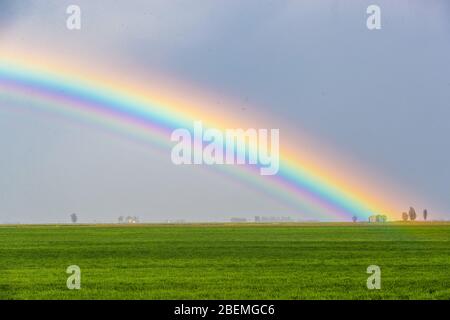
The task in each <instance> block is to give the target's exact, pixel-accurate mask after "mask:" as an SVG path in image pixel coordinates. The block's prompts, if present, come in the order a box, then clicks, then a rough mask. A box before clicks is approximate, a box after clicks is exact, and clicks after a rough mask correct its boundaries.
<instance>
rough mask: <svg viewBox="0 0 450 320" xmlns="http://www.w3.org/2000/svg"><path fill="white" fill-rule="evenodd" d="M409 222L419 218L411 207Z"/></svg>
mask: <svg viewBox="0 0 450 320" xmlns="http://www.w3.org/2000/svg"><path fill="white" fill-rule="evenodd" d="M408 215H409V220H411V221H414V220H416V218H417V214H416V210H414V208H413V207H409V213H408Z"/></svg>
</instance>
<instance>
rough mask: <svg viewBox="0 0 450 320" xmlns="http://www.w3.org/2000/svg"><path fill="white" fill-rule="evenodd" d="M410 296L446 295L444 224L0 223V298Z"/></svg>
mask: <svg viewBox="0 0 450 320" xmlns="http://www.w3.org/2000/svg"><path fill="white" fill-rule="evenodd" d="M373 264H375V265H378V266H380V268H381V279H382V280H381V281H382V284H381V285H382V288H381V290H368V289H367V287H366V280H367V277H368V276H369V274H367V273H366V269H367V267H368V266H369V265H373ZM69 265H78V266H80V268H81V287H82V288H81V290H68V289H67V287H66V280H67V277H68V276H69V275H68V274H66V272H65V271H66V268H67V267H68V266H69ZM413 298H414V299H450V224H448V223H426V224H425V223H408V224H401V223H390V224H384V225H376V224H372V225H369V224H359V223H358V224H326V223H323V224H291V225H254V224H243V225H227V224H224V225H134V226H113V225H105V226H101V225H77V226H69V225H55V226H49V225H48V226H0V299H413Z"/></svg>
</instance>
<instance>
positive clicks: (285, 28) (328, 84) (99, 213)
mask: <svg viewBox="0 0 450 320" xmlns="http://www.w3.org/2000/svg"><path fill="white" fill-rule="evenodd" d="M373 3H375V4H378V5H380V7H381V8H382V29H381V30H378V31H369V30H368V29H367V28H366V17H367V15H366V13H365V11H366V8H367V6H368V5H369V4H373ZM69 4H78V5H80V7H81V8H82V24H83V25H82V30H81V31H79V32H77V33H70V34H69V33H68V31H67V29H66V28H65V18H66V14H65V10H66V7H67V6H68V5H69ZM2 42H3V43H4V44H8V45H9V46H13V45H14V44H15V43H17V44H20V43H27V42H32V43H40V44H42V46H43V49H45V48H47V47H48V50H52V51H58V52H59V53H60V54H62V55H64V54H68V55H71V56H72V57H73V56H74V53H76V52H79V53H80V56H82V57H83V59H86V57H90V56H92V57H98V56H99V55H101V54H103V56H105V57H109V58H110V59H111V60H112V61H118V60H120V61H122V62H125V63H128V64H130V65H134V66H139V68H140V69H142V70H144V71H145V70H148V73H151V72H152V70H158V72H163V73H167V74H170V75H171V76H172V77H174V78H176V79H179V80H180V81H184V82H186V83H190V84H193V85H195V86H196V87H197V88H201V89H203V90H205V92H210V91H211V92H217V93H220V94H221V95H224V96H228V97H232V98H233V99H235V100H236V101H239V102H241V103H242V105H243V106H245V105H246V104H248V105H251V106H252V108H254V106H258V108H260V109H258V110H249V112H256V113H265V114H268V115H270V114H273V115H276V117H278V118H279V119H281V120H282V121H281V122H280V123H286V126H287V125H290V126H298V127H301V128H303V130H305V131H306V132H308V133H310V134H311V135H312V136H314V137H315V138H317V139H318V140H319V141H324V142H325V143H328V144H330V145H332V146H333V147H334V148H335V149H338V150H339V151H340V152H341V153H343V154H348V155H350V156H351V157H352V158H353V159H355V161H357V162H360V163H364V164H366V165H367V167H370V168H373V169H374V172H381V173H383V175H385V176H386V177H389V179H391V180H392V181H395V182H396V183H397V184H398V185H399V186H400V187H402V188H404V189H407V190H408V191H411V192H412V193H413V194H420V195H423V197H424V199H428V201H429V202H427V203H415V202H414V199H411V203H407V204H405V207H406V208H405V209H407V208H408V207H409V205H416V206H417V209H422V208H423V207H425V206H426V207H428V208H429V210H430V212H431V216H432V217H433V214H434V217H435V218H438V217H439V218H445V219H447V218H450V165H449V164H450V143H449V138H448V137H449V136H450V2H448V1H446V0H433V1H432V0H427V1H425V0H422V1H419V0H416V1H413V0H409V1H408V0H398V1H395V2H394V1H338V0H324V1H314V0H309V1H276V0H273V1H268V0H267V1H263V0H246V1H237V0H236V1H234V0H231V1H230V0H227V1H225V0H223V1H200V0H195V1H194V0H184V1H163V0H161V1H154V0H132V1H125V0H114V1H113V0H108V1H106V0H89V1H88V0H73V1H61V0H58V1H56V0H52V1H50V0H46V1H43V0H41V1H38V0H30V1H26V2H25V1H4V0H3V1H0V50H1V47H2ZM6 104H7V103H6V102H5V101H2V97H1V96H0V150H1V152H2V154H1V157H0V178H1V179H0V223H2V222H22V223H25V222H33V223H38V222H67V221H68V217H69V214H70V213H72V212H76V213H77V214H78V215H79V217H80V221H81V222H93V221H116V220H117V217H118V216H119V215H125V216H126V215H136V216H139V217H140V218H141V220H143V221H161V220H166V219H187V220H214V219H219V220H223V219H227V218H229V217H232V216H242V217H252V216H254V215H291V216H293V217H294V218H304V219H307V218H309V219H314V218H315V217H314V216H311V217H300V215H298V212H296V211H295V210H294V209H293V208H289V207H287V206H285V205H283V204H282V203H279V202H278V201H276V200H275V199H271V198H270V197H267V196H266V195H264V194H261V193H258V191H256V190H253V189H251V188H247V187H245V186H243V185H240V184H236V183H235V182H233V181H230V180H228V179H223V178H222V177H221V176H218V175H216V174H211V173H210V171H208V170H202V169H201V168H194V167H175V166H174V165H173V164H172V163H171V162H170V158H169V157H167V155H166V154H162V153H160V152H157V151H156V150H153V149H152V148H142V146H140V145H136V144H133V143H131V142H130V141H127V140H125V139H121V138H120V137H114V136H112V135H111V134H109V133H108V132H104V131H102V130H98V129H96V128H88V127H85V126H81V125H79V124H77V123H72V122H70V121H61V119H59V118H55V117H49V116H43V115H40V114H37V113H32V112H26V111H17V110H16V109H17V108H15V109H14V108H11V106H8V107H7V106H6ZM18 107H20V103H19V104H18ZM19 110H20V108H19ZM280 130H281V132H282V130H283V127H282V126H281V128H280Z"/></svg>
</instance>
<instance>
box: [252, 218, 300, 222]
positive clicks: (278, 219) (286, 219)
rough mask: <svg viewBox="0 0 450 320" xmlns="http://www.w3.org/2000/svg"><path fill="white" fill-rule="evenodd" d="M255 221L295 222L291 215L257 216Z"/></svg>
mask: <svg viewBox="0 0 450 320" xmlns="http://www.w3.org/2000/svg"><path fill="white" fill-rule="evenodd" d="M255 222H266V223H270V222H294V220H293V219H292V218H291V217H266V216H256V217H255Z"/></svg>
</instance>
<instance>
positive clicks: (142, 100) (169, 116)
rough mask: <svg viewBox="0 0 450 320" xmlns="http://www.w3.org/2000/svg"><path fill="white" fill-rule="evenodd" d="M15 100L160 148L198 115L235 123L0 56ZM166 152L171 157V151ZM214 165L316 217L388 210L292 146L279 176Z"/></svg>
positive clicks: (10, 99) (7, 97)
mask: <svg viewBox="0 0 450 320" xmlns="http://www.w3.org/2000/svg"><path fill="white" fill-rule="evenodd" d="M15 102H21V103H22V104H23V102H26V104H27V105H28V106H33V108H36V109H38V110H45V111H50V112H56V113H58V114H62V115H64V116H67V117H70V118H76V119H79V120H82V121H88V122H90V123H95V124H96V125H102V126H106V127H108V128H112V129H114V130H115V131H118V132H121V133H123V134H125V135H126V136H128V137H134V138H137V139H139V140H141V141H144V142H150V143H151V144H152V146H157V147H159V148H163V149H165V150H167V148H170V147H171V146H173V143H172V142H171V141H170V134H171V132H172V131H173V130H174V129H177V128H190V127H192V123H193V121H195V120H201V121H202V122H203V123H204V126H205V127H213V128H218V129H226V128H235V127H236V125H233V123H234V121H233V119H232V116H231V115H230V116H229V117H228V118H226V117H223V116H215V115H214V113H213V112H205V111H199V109H196V108H195V107H193V106H192V105H191V106H190V105H189V104H183V105H181V104H180V103H173V102H168V101H165V100H164V98H161V97H159V96H158V92H154V93H152V92H147V90H146V89H145V88H140V87H133V86H132V85H129V84H127V83H126V82H122V83H119V82H115V81H113V80H112V79H110V78H108V77H106V76H104V77H98V76H97V77H95V75H93V74H92V73H89V74H87V75H85V76H81V75H79V73H75V72H73V71H70V72H69V71H63V70H62V69H59V68H58V67H52V66H50V67H49V66H46V67H43V66H42V64H41V63H36V62H34V63H30V61H29V59H27V61H24V60H19V59H16V58H12V57H11V56H8V57H6V56H5V57H2V55H1V54H0V107H1V106H2V105H5V104H11V105H14V104H15ZM282 134H283V133H282V132H281V135H282ZM167 154H168V155H169V156H170V152H169V151H168V152H167ZM205 167H209V166H205ZM212 168H217V169H218V170H220V171H224V172H226V173H227V174H228V175H231V176H233V177H235V178H236V179H238V181H244V182H246V183H249V184H250V185H252V186H254V187H256V188H258V189H262V190H264V191H265V195H266V196H268V197H275V198H277V199H279V200H281V201H282V203H284V204H288V205H289V206H290V207H294V208H296V209H297V212H298V214H299V215H304V216H307V217H310V218H314V219H326V220H336V219H337V220H342V219H345V220H348V219H349V217H351V216H353V215H356V216H358V217H359V218H360V219H363V218H366V217H367V216H369V215H370V214H373V213H378V212H383V213H386V210H387V208H389V206H387V205H386V204H380V203H378V202H377V201H374V200H373V197H372V196H373V195H367V194H365V195H363V194H361V193H362V192H361V191H359V190H352V189H350V188H349V187H346V186H345V184H344V183H342V182H340V181H337V180H333V179H332V178H331V177H330V176H329V175H328V174H325V173H323V172H321V169H320V168H319V167H317V165H315V164H314V163H308V162H307V161H302V159H301V158H299V156H298V155H297V154H296V152H294V151H292V150H287V149H282V151H281V154H280V170H279V172H278V174H277V175H276V176H261V175H260V174H259V169H258V168H255V166H249V165H239V166H227V165H216V166H213V167H212Z"/></svg>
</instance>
